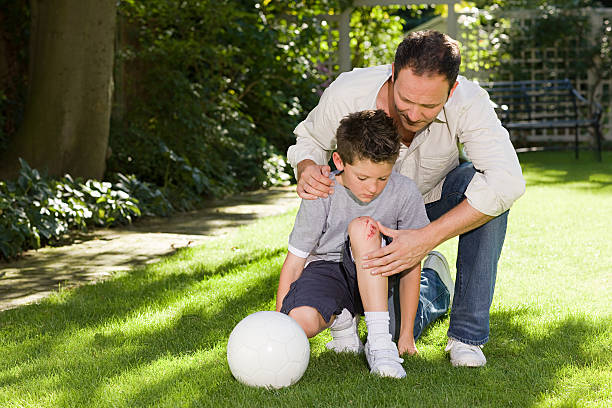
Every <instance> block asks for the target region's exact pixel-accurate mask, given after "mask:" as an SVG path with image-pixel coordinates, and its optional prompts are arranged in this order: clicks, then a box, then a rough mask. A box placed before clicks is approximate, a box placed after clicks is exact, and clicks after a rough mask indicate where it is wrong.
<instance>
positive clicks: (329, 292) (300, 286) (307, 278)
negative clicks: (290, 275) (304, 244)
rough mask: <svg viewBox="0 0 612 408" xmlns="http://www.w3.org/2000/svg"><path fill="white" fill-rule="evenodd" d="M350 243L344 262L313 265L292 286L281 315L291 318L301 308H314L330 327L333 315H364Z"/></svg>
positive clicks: (315, 262) (344, 250)
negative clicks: (294, 311) (296, 309)
mask: <svg viewBox="0 0 612 408" xmlns="http://www.w3.org/2000/svg"><path fill="white" fill-rule="evenodd" d="M348 248H349V241H348V239H347V240H346V242H345V243H344V249H343V251H342V262H331V261H313V262H311V263H309V264H308V265H307V266H306V268H304V271H303V272H302V275H300V277H299V278H298V279H297V280H296V281H295V282H293V283H292V284H291V287H290V288H289V292H288V293H287V296H285V299H283V306H282V308H281V312H283V313H285V314H289V312H290V311H291V310H292V309H295V308H296V307H300V306H310V307H314V308H315V309H317V310H318V311H319V313H321V316H323V319H325V321H326V322H328V323H329V319H331V317H332V315H338V314H340V313H342V309H344V308H346V309H348V311H349V312H351V314H352V315H353V316H354V315H355V314H363V305H362V304H361V296H360V295H359V287H358V286H357V268H356V267H355V263H354V262H353V260H352V259H351V253H350V252H349V249H348Z"/></svg>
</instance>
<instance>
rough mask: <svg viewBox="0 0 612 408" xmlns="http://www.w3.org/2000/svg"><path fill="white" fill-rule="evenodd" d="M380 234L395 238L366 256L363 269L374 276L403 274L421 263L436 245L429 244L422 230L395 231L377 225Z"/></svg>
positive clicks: (379, 224)
mask: <svg viewBox="0 0 612 408" xmlns="http://www.w3.org/2000/svg"><path fill="white" fill-rule="evenodd" d="M377 224H378V228H379V229H380V232H382V233H383V234H385V235H386V236H388V237H391V238H393V242H391V243H390V244H389V245H387V246H384V247H382V248H380V249H377V250H375V251H372V252H370V253H368V254H365V255H364V257H363V259H364V261H365V262H364V263H363V268H364V269H369V270H370V273H371V274H372V275H382V276H390V275H394V274H396V273H401V272H403V271H406V270H408V269H410V268H412V267H413V266H414V265H416V264H418V263H419V262H421V260H422V259H423V258H425V256H426V255H427V254H428V253H429V251H431V250H432V249H433V248H434V247H435V245H431V244H429V242H428V240H427V239H424V238H426V237H424V236H423V234H422V233H421V232H422V230H394V229H390V228H387V227H385V226H384V225H382V224H381V223H380V222H378V223H377Z"/></svg>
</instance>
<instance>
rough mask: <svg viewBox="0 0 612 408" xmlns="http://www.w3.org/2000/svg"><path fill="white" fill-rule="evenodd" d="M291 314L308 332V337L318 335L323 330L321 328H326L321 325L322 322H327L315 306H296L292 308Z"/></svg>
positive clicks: (305, 331)
mask: <svg viewBox="0 0 612 408" xmlns="http://www.w3.org/2000/svg"><path fill="white" fill-rule="evenodd" d="M289 316H290V317H292V318H293V320H295V321H296V322H298V324H299V325H300V327H301V328H302V330H304V333H306V337H308V338H310V337H314V336H316V335H317V334H319V332H321V330H323V329H324V328H325V327H321V326H322V323H323V324H324V323H325V321H324V320H323V317H322V316H321V314H320V313H319V312H318V310H317V309H315V308H313V307H310V306H300V307H296V308H294V309H291V311H290V312H289Z"/></svg>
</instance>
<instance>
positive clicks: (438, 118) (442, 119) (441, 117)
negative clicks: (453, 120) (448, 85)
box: [434, 108, 446, 123]
mask: <svg viewBox="0 0 612 408" xmlns="http://www.w3.org/2000/svg"><path fill="white" fill-rule="evenodd" d="M434 122H442V123H446V113H445V110H444V108H442V110H441V111H440V113H438V116H436V118H435V119H434Z"/></svg>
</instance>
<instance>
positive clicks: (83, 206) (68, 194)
mask: <svg viewBox="0 0 612 408" xmlns="http://www.w3.org/2000/svg"><path fill="white" fill-rule="evenodd" d="M20 162H21V170H20V172H19V177H18V178H17V180H15V181H10V182H0V257H2V258H7V259H8V258H11V257H14V256H15V255H17V254H19V253H20V252H22V251H24V250H26V249H31V248H40V247H42V246H45V245H56V244H58V243H61V242H63V241H64V240H66V238H67V235H68V233H69V232H70V231H71V230H86V229H87V228H88V227H90V226H99V227H112V226H115V225H120V224H126V223H130V222H132V221H133V220H134V218H136V217H140V216H141V215H143V214H145V215H168V214H169V213H170V212H172V211H173V208H172V206H171V205H170V203H169V202H168V200H167V199H166V198H165V196H164V195H163V193H162V192H161V191H159V189H156V188H154V187H153V186H152V185H151V184H149V183H142V182H139V181H138V180H137V179H136V178H135V177H133V176H124V175H122V174H118V175H116V178H117V179H118V182H117V183H114V184H113V183H110V182H100V181H96V180H87V181H82V180H78V179H77V180H73V179H72V177H70V176H69V175H66V176H64V177H63V178H62V179H60V180H53V179H51V178H48V177H46V176H43V175H41V174H40V172H39V171H38V170H36V169H32V168H31V167H30V166H29V165H28V164H27V163H26V162H25V161H24V160H20ZM141 200H142V201H141ZM141 202H142V203H143V204H140V203H141ZM141 207H142V208H143V210H144V211H143V210H141Z"/></svg>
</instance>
